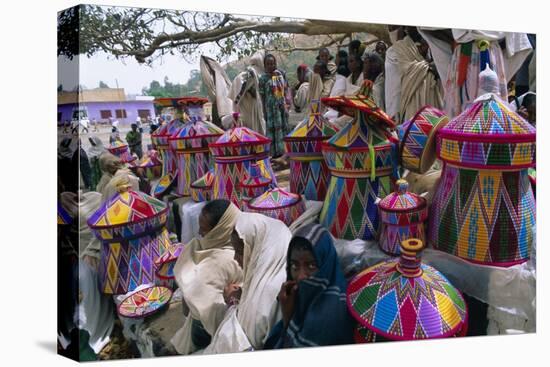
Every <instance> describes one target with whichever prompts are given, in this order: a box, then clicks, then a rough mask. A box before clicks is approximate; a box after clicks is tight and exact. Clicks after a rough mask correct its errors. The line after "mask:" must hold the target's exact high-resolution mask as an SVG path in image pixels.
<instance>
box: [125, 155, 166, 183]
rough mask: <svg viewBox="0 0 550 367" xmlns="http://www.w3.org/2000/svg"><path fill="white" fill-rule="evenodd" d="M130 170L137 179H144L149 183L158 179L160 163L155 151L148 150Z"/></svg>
mask: <svg viewBox="0 0 550 367" xmlns="http://www.w3.org/2000/svg"><path fill="white" fill-rule="evenodd" d="M130 169H131V170H132V171H133V172H134V173H135V174H136V175H138V176H139V177H145V178H147V179H148V180H149V181H151V180H154V179H156V178H159V177H160V176H161V174H162V161H161V160H160V159H159V157H158V152H157V151H156V150H149V151H148V152H147V153H145V155H144V156H143V158H142V159H141V160H140V161H139V162H137V163H136V164H135V165H133V166H130Z"/></svg>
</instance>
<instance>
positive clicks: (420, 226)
mask: <svg viewBox="0 0 550 367" xmlns="http://www.w3.org/2000/svg"><path fill="white" fill-rule="evenodd" d="M408 188H409V184H408V182H407V181H405V180H397V182H396V189H395V192H393V193H391V194H389V195H388V196H386V197H385V198H384V199H382V200H381V201H380V202H379V203H378V208H379V209H380V222H381V230H380V239H379V241H378V244H379V246H380V248H381V249H382V251H384V252H386V253H387V254H390V255H399V254H400V248H401V242H403V241H404V240H408V239H409V238H418V239H419V240H420V241H422V243H426V231H425V223H424V222H425V221H426V220H427V219H428V205H427V202H426V199H424V198H422V197H420V196H418V195H416V194H414V193H412V192H409V191H408Z"/></svg>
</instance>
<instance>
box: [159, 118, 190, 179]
mask: <svg viewBox="0 0 550 367" xmlns="http://www.w3.org/2000/svg"><path fill="white" fill-rule="evenodd" d="M184 125H185V123H184V122H183V120H180V119H178V118H177V119H174V120H172V121H170V122H169V123H167V124H165V125H162V126H161V127H159V128H158V129H157V130H155V132H154V133H153V134H151V142H152V143H153V147H154V148H155V149H156V150H158V152H159V153H160V156H161V157H162V175H163V176H164V175H167V174H168V173H171V174H173V175H175V174H176V171H177V165H176V155H175V153H174V151H172V149H171V148H170V143H169V140H168V139H170V137H171V136H172V135H175V134H176V133H177V132H178V131H179V130H180V129H181V128H182V127H183V126H184Z"/></svg>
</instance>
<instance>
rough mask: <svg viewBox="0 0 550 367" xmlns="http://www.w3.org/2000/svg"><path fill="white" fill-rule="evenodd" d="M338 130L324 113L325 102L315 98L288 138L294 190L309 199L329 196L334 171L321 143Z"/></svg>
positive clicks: (291, 179) (287, 143) (286, 139)
mask: <svg viewBox="0 0 550 367" xmlns="http://www.w3.org/2000/svg"><path fill="white" fill-rule="evenodd" d="M337 131H338V127H336V126H335V125H333V124H331V123H330V122H328V121H327V120H326V119H325V118H324V117H323V116H322V114H321V102H320V101H319V100H313V101H312V102H311V104H310V105H309V113H308V116H307V117H306V118H305V119H304V121H302V122H301V123H300V124H298V126H296V128H294V130H292V132H291V133H290V134H288V135H287V136H286V137H285V138H284V142H285V149H286V153H287V156H288V157H289V159H290V173H291V174H290V191H291V192H294V193H297V194H303V195H304V196H305V197H306V199H308V200H317V201H323V200H325V196H326V193H327V189H328V184H329V180H330V171H329V169H328V166H327V164H326V162H325V161H324V159H323V153H322V151H321V143H322V142H323V141H325V140H327V139H329V138H330V137H331V136H333V135H334V134H335V133H336V132H337Z"/></svg>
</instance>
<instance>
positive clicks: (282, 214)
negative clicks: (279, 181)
mask: <svg viewBox="0 0 550 367" xmlns="http://www.w3.org/2000/svg"><path fill="white" fill-rule="evenodd" d="M305 210H306V206H305V203H304V201H303V200H302V197H301V196H300V195H298V194H294V193H291V192H286V191H285V190H283V189H281V188H278V187H277V188H274V189H271V190H269V191H266V192H265V193H263V194H262V195H260V196H258V197H257V198H254V199H252V200H250V201H249V202H247V203H246V211H248V212H253V213H260V214H264V215H267V216H268V217H272V218H275V219H279V220H280V221H282V222H284V223H285V224H286V225H287V226H289V225H290V224H291V223H292V222H294V221H295V220H296V219H297V218H298V217H299V216H300V215H302V214H303V213H304V212H305Z"/></svg>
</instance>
